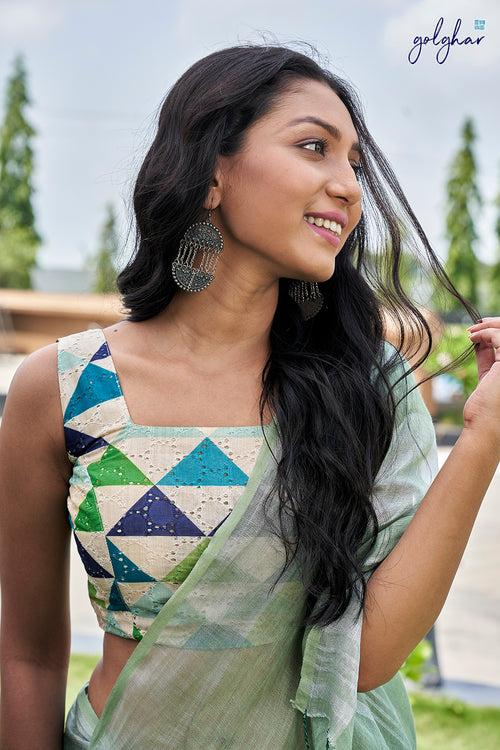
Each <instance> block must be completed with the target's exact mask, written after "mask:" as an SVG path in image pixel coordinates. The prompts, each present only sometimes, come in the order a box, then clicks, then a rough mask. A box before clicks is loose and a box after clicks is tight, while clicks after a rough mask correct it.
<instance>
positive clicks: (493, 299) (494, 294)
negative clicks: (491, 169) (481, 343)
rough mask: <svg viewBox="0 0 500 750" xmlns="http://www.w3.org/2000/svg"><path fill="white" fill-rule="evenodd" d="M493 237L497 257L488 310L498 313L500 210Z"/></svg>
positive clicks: (498, 203)
mask: <svg viewBox="0 0 500 750" xmlns="http://www.w3.org/2000/svg"><path fill="white" fill-rule="evenodd" d="M494 205H495V206H496V208H498V209H500V191H499V192H498V194H497V197H496V198H495V200H494ZM495 237H496V239H497V247H496V252H497V257H496V260H495V261H494V263H493V265H492V266H491V269H490V274H489V290H488V291H489V294H488V310H490V311H491V314H492V315H498V314H499V313H500V210H499V212H498V216H497V218H496V221H495Z"/></svg>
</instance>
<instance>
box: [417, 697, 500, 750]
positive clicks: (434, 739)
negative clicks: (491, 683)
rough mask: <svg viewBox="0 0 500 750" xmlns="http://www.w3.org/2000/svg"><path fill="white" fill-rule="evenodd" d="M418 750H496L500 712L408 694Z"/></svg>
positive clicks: (499, 709) (488, 708) (499, 730)
mask: <svg viewBox="0 0 500 750" xmlns="http://www.w3.org/2000/svg"><path fill="white" fill-rule="evenodd" d="M409 696H410V703H411V706H412V711H413V716H414V718H415V726H416V730H417V747H418V750H436V749H437V748H439V749H441V748H443V750H498V738H499V737H500V708H496V707H484V706H472V705H470V704H468V703H464V702H462V701H460V700H457V699H455V698H451V697H445V696H443V697H434V696H433V695H430V694H429V693H428V692H426V693H421V692H413V691H411V692H410V693H409Z"/></svg>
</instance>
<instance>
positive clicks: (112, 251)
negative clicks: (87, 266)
mask: <svg viewBox="0 0 500 750" xmlns="http://www.w3.org/2000/svg"><path fill="white" fill-rule="evenodd" d="M118 244H119V243H118V233H117V231H116V215H115V211H114V208H113V205H112V203H107V204H106V218H105V220H104V224H103V226H102V229H101V233H100V239H99V249H98V250H97V253H96V254H95V255H94V256H93V257H92V258H91V259H90V263H91V265H92V267H93V271H94V283H93V287H92V290H93V291H94V292H97V293H99V294H108V293H114V292H116V266H115V263H116V258H117V255H118Z"/></svg>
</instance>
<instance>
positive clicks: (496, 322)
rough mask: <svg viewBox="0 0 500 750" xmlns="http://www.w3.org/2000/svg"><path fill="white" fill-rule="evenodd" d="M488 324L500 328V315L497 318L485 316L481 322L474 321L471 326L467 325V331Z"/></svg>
mask: <svg viewBox="0 0 500 750" xmlns="http://www.w3.org/2000/svg"><path fill="white" fill-rule="evenodd" d="M488 326H494V327H495V328H500V317H496V318H483V320H482V321H481V323H474V324H473V325H471V326H468V327H467V329H466V330H467V331H476V330H481V329H482V328H487V327H488Z"/></svg>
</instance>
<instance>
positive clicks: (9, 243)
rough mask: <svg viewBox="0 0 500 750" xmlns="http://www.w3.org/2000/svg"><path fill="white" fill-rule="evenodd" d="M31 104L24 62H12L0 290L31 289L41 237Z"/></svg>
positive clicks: (2, 129) (2, 151)
mask: <svg viewBox="0 0 500 750" xmlns="http://www.w3.org/2000/svg"><path fill="white" fill-rule="evenodd" d="M29 104H30V98H29V95H28V92H27V85H26V70H25V67H24V62H23V58H22V56H21V55H18V56H17V57H16V58H15V60H14V69H13V73H12V75H11V76H10V78H9V80H8V82H7V90H6V97H5V115H4V119H3V122H2V124H1V126H0V286H10V287H23V288H29V287H31V281H30V270H31V268H32V267H33V266H34V265H35V264H36V253H37V249H38V246H39V245H40V243H41V237H40V235H39V233H38V232H37V230H36V227H35V217H34V211H33V205H32V197H33V193H34V189H33V186H32V176H33V148H32V145H31V141H32V139H33V137H34V136H35V135H36V131H35V129H34V128H33V127H32V125H30V123H29V122H28V120H27V118H26V115H25V108H26V107H27V106H28V105H29Z"/></svg>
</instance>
